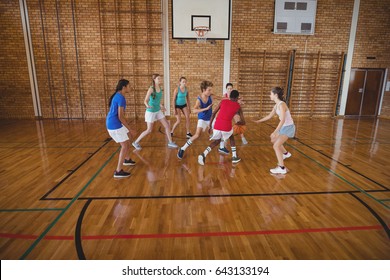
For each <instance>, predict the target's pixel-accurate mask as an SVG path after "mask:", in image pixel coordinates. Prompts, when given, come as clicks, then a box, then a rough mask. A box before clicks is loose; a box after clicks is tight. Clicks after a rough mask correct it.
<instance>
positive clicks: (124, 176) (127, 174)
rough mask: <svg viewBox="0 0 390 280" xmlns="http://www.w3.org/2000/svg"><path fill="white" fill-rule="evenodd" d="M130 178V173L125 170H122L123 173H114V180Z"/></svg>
mask: <svg viewBox="0 0 390 280" xmlns="http://www.w3.org/2000/svg"><path fill="white" fill-rule="evenodd" d="M129 176H130V173H129V172H125V171H123V169H121V171H116V170H115V172H114V178H126V177H129Z"/></svg>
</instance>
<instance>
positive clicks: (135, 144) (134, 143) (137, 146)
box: [131, 142, 142, 151]
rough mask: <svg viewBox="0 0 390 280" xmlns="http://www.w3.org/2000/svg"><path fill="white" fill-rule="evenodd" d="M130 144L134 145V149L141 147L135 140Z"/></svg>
mask: <svg viewBox="0 0 390 280" xmlns="http://www.w3.org/2000/svg"><path fill="white" fill-rule="evenodd" d="M131 145H133V147H134V148H135V149H136V150H138V151H139V150H141V149H142V147H141V145H140V144H138V143H137V142H133V143H131Z"/></svg>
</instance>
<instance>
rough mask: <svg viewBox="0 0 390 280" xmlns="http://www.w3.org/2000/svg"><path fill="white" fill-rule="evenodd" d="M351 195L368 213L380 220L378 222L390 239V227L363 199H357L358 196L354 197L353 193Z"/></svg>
mask: <svg viewBox="0 0 390 280" xmlns="http://www.w3.org/2000/svg"><path fill="white" fill-rule="evenodd" d="M351 195H352V196H353V197H354V198H355V199H357V200H358V201H359V202H360V203H361V204H363V205H364V206H365V207H366V208H367V209H368V211H370V213H371V214H372V215H373V216H374V217H375V218H376V219H377V220H378V222H379V223H380V224H381V225H382V227H383V229H384V230H385V231H386V233H387V237H388V238H389V239H390V229H389V227H388V226H387V224H386V222H385V221H384V220H383V219H382V218H381V216H379V214H378V213H376V212H375V210H374V209H372V208H371V207H370V206H369V205H368V204H367V203H365V202H364V201H363V200H362V199H360V198H359V197H357V196H356V195H354V194H353V193H351Z"/></svg>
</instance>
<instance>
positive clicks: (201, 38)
mask: <svg viewBox="0 0 390 280" xmlns="http://www.w3.org/2000/svg"><path fill="white" fill-rule="evenodd" d="M194 31H195V34H196V41H197V43H198V44H201V43H206V40H207V36H206V35H207V32H209V31H210V28H208V27H207V26H195V27H194Z"/></svg>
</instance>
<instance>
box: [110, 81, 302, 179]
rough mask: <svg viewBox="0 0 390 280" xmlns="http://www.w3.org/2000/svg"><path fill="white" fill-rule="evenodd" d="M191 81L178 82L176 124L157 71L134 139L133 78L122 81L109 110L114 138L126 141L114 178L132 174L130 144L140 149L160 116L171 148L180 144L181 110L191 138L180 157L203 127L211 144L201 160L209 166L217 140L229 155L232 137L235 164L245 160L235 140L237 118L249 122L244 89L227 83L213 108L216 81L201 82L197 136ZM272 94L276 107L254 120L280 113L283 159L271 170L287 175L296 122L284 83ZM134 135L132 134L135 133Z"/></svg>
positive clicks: (276, 145) (277, 147) (276, 139)
mask: <svg viewBox="0 0 390 280" xmlns="http://www.w3.org/2000/svg"><path fill="white" fill-rule="evenodd" d="M186 83H187V80H186V78H185V77H181V78H180V79H179V85H178V87H177V88H176V89H175V91H174V95H173V97H174V102H175V115H176V122H175V124H174V125H173V127H172V129H171V127H170V124H169V122H168V121H167V120H166V118H165V115H164V113H163V112H165V107H164V106H163V105H162V104H161V98H162V95H163V90H162V87H161V76H160V75H159V74H153V76H152V85H151V86H150V87H149V89H148V91H147V93H146V96H145V100H144V104H145V106H146V111H145V122H146V125H147V128H146V130H145V131H143V132H142V133H141V134H140V135H139V136H138V138H137V139H136V140H135V141H134V142H133V143H130V139H129V133H130V134H131V135H134V134H135V131H133V130H132V129H131V128H130V126H129V124H128V123H127V121H126V119H125V116H124V112H125V109H126V99H125V95H126V94H130V84H129V81H128V80H125V79H121V80H119V82H118V84H117V87H116V91H115V93H114V94H113V95H112V96H111V97H110V101H109V107H110V110H109V112H108V114H107V118H106V126H107V131H108V133H109V135H110V136H111V138H112V139H113V140H114V141H115V142H116V143H119V144H120V145H121V150H120V153H119V159H118V164H117V168H116V170H115V172H114V178H125V177H129V176H130V173H129V172H126V171H124V170H123V165H135V162H134V161H133V160H132V159H131V158H130V149H131V145H133V147H134V148H135V149H136V150H141V149H142V147H141V145H140V141H141V140H142V139H143V138H144V137H145V136H146V135H148V134H150V133H151V132H152V130H153V124H154V123H155V122H156V121H160V122H161V124H162V126H163V127H164V129H165V134H166V137H167V139H168V147H169V148H173V149H177V148H179V147H178V145H177V144H176V143H175V142H173V141H172V137H173V134H174V130H175V128H176V127H177V125H178V124H179V123H180V120H181V116H180V112H182V113H183V114H184V116H185V118H186V132H187V133H186V138H187V139H188V140H187V142H186V143H185V144H184V145H183V146H182V147H180V148H179V149H178V153H177V157H178V158H179V159H182V158H183V157H184V153H185V151H186V149H187V148H188V147H189V146H191V145H192V143H193V142H194V141H195V140H196V139H197V138H198V137H199V136H200V134H201V133H202V132H205V131H206V130H208V133H209V134H210V135H211V133H212V135H211V138H210V141H212V142H211V143H210V145H209V146H208V147H207V148H206V149H205V150H204V151H203V153H201V154H200V155H199V156H198V163H199V164H200V165H204V164H205V161H206V157H207V155H208V154H209V153H210V151H211V150H212V149H213V148H214V147H215V146H217V145H219V149H218V151H219V152H220V153H223V154H229V153H230V152H229V150H228V149H226V147H225V141H227V140H230V147H231V151H232V163H238V162H239V161H241V159H240V158H239V157H238V156H237V149H236V143H235V139H234V133H233V125H232V122H233V121H234V123H235V125H237V126H243V125H245V119H244V115H243V112H242V109H241V105H242V104H244V102H243V99H242V98H240V97H239V92H238V91H237V90H234V89H233V85H232V84H231V83H228V84H227V85H226V90H227V92H226V93H225V94H224V95H223V96H222V100H221V101H220V102H219V104H218V105H217V107H216V109H215V110H212V106H213V100H212V98H211V95H212V88H213V83H212V82H210V81H202V82H201V84H200V90H201V93H200V94H199V96H198V97H197V98H196V101H195V105H194V107H193V109H192V112H193V113H197V114H198V123H197V128H196V132H195V134H194V135H192V134H191V132H190V113H191V109H190V103H189V92H188V89H187V87H186ZM270 99H271V100H272V101H274V102H275V106H274V107H273V109H272V111H271V112H270V113H269V114H268V115H267V116H266V117H264V118H262V119H260V120H256V121H254V122H256V123H259V122H264V121H267V120H269V119H271V118H272V117H273V116H274V115H275V114H277V115H278V116H279V120H280V121H279V124H278V126H277V127H276V129H275V130H274V131H273V132H272V133H271V135H270V138H271V142H272V143H273V149H274V151H275V154H276V157H277V159H278V166H277V167H276V168H273V169H270V172H271V173H272V174H286V173H287V168H286V167H285V166H284V160H285V159H286V158H289V157H291V153H289V152H287V150H286V149H285V148H284V146H283V144H284V143H285V142H286V141H287V139H288V138H293V137H294V135H295V125H294V122H293V119H292V117H291V114H290V110H289V109H288V107H287V105H286V103H285V102H284V98H283V89H282V88H280V87H275V88H272V89H271V91H270ZM131 135H130V137H131ZM240 136H241V140H242V143H243V144H244V145H246V144H248V141H247V140H246V139H245V136H244V134H243V133H241V134H240Z"/></svg>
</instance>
